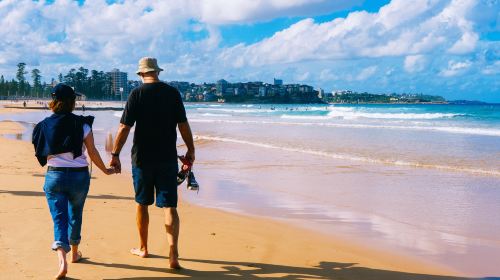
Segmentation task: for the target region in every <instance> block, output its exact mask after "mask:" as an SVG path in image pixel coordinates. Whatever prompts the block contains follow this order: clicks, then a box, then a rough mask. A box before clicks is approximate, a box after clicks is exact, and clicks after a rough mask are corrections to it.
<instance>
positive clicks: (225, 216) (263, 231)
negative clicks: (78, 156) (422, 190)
mask: <svg viewBox="0 0 500 280" xmlns="http://www.w3.org/2000/svg"><path fill="white" fill-rule="evenodd" d="M3 130H4V127H3V124H2V123H0V134H9V133H2V131H3ZM10 131H12V130H10ZM7 146H8V147H9V148H8V149H6V147H7ZM0 147H2V150H3V151H2V152H4V154H10V156H6V157H2V159H0V168H1V169H0V172H1V173H2V174H3V175H4V176H5V179H6V181H4V180H2V182H5V183H2V184H0V203H1V204H2V205H6V207H2V211H0V217H2V220H5V219H7V223H6V224H11V225H13V228H14V229H15V228H16V227H17V228H18V227H19V225H17V224H18V223H16V221H18V220H20V219H28V220H30V221H31V220H32V219H31V218H32V215H35V216H36V217H37V219H38V220H39V219H41V220H43V221H44V223H42V224H41V223H40V221H37V222H36V223H33V224H32V223H28V224H27V225H26V226H28V227H33V226H38V227H42V228H43V230H35V232H44V234H43V235H42V234H40V236H38V235H37V236H36V238H34V240H29V241H28V243H30V245H29V246H30V247H31V246H34V247H35V254H34V255H35V256H36V255H37V254H41V255H42V256H44V257H43V258H40V256H39V258H38V259H39V260H38V262H35V265H34V267H38V268H42V267H45V268H44V271H45V272H46V273H49V272H51V271H52V270H51V268H52V266H51V265H50V264H52V261H51V259H50V258H51V257H54V258H55V256H52V254H51V252H50V250H49V249H48V246H49V245H50V238H51V230H50V228H51V222H50V217H49V214H48V210H47V209H46V208H47V206H46V205H45V201H44V197H43V191H42V190H41V187H40V186H41V184H42V182H43V177H42V174H43V173H44V170H43V168H41V167H39V166H36V161H35V160H34V157H32V151H31V150H32V147H31V145H30V144H29V143H26V142H22V141H19V140H10V139H4V138H0ZM18 154H20V156H19V157H18V156H17V155H18ZM8 159H10V160H12V159H13V161H11V163H10V166H8V165H6V163H7V161H8ZM26 163H29V164H26ZM94 170H95V169H94ZM29 173H32V174H33V175H32V176H29V175H26V174H29ZM95 173H97V174H96V175H94V176H95V177H96V179H95V180H93V181H92V183H91V191H90V196H89V201H88V202H89V203H88V204H89V205H87V206H86V209H85V211H86V212H85V215H86V217H88V219H85V218H84V229H89V228H91V224H92V225H93V223H95V224H96V225H97V224H101V225H102V227H95V228H94V227H92V231H91V232H92V234H89V233H86V232H84V234H85V235H95V234H94V230H100V231H102V230H103V229H106V230H104V232H103V233H102V234H103V235H106V236H113V235H117V234H118V235H120V234H119V233H120V232H122V231H123V230H126V232H128V233H129V234H128V235H127V237H126V238H125V239H126V241H127V242H125V241H124V240H121V241H120V242H118V243H121V244H122V246H118V247H120V248H117V247H115V246H112V245H109V244H107V243H108V242H109V241H110V240H113V242H114V241H117V240H116V238H115V239H113V238H112V237H111V239H107V238H104V239H98V240H90V239H89V240H88V241H89V242H90V241H92V243H95V242H97V243H98V244H92V245H90V246H88V248H87V246H86V245H84V246H82V249H83V250H84V256H89V258H90V260H91V261H94V257H95V258H101V257H103V256H102V255H100V254H99V253H97V255H96V256H94V255H93V254H88V253H87V254H86V252H89V253H92V252H94V253H96V251H97V249H98V248H97V247H99V246H97V245H101V246H104V249H106V250H108V251H107V253H106V255H108V254H109V256H107V257H108V258H109V259H110V260H111V259H114V260H116V261H120V258H124V260H127V261H130V262H134V263H138V262H139V263H147V261H146V260H138V259H135V258H130V257H129V256H128V254H127V250H128V247H130V246H133V245H135V240H136V239H137V237H136V236H135V235H136V233H135V231H136V230H135V226H134V223H133V217H134V213H133V206H134V203H133V199H132V195H133V193H132V188H131V186H130V185H131V182H130V181H131V179H130V178H129V177H130V176H129V175H128V174H122V175H113V176H112V177H103V176H104V175H102V174H101V173H100V172H99V171H95ZM28 182H29V183H28ZM122 185H127V186H128V187H125V188H124V187H121V186H122ZM110 186H111V187H110ZM207 187H209V186H207ZM184 195H191V193H189V194H186V192H183V191H181V193H180V197H182V196H184ZM12 198H14V199H12ZM21 200H29V201H31V204H32V205H33V204H34V205H36V208H35V209H32V210H34V211H35V212H36V213H31V211H26V212H23V211H22V210H21V209H22V208H23V205H24V203H23V202H22V201H21ZM122 208H124V209H125V210H126V212H127V213H128V214H127V215H121V216H124V217H120V218H119V220H120V221H121V222H123V224H125V225H126V229H125V228H124V227H125V225H122V224H121V223H118V224H119V226H118V228H114V229H113V228H107V227H106V226H105V224H106V221H103V220H107V219H102V218H103V216H104V217H115V215H120V214H119V213H122V212H123V210H124V209H122ZM179 208H180V209H179V210H180V212H181V222H182V223H183V224H182V225H183V226H182V227H183V229H181V253H182V256H188V257H191V256H193V257H192V258H195V257H196V258H198V260H199V259H205V260H206V259H209V260H210V261H206V262H197V261H193V260H192V261H188V262H186V261H184V262H186V264H185V266H186V267H187V268H188V269H189V271H188V272H187V273H188V275H189V273H194V270H196V273H201V274H199V276H200V277H201V275H203V278H205V277H208V279H232V278H229V277H230V276H228V275H225V273H224V272H217V273H216V272H214V271H211V269H212V267H213V266H214V265H215V266H217V265H218V266H219V267H224V266H227V265H237V264H238V263H239V264H240V265H242V264H243V265H244V266H245V264H244V263H247V265H248V264H254V265H255V266H249V267H250V268H248V267H247V268H246V269H251V268H252V267H253V268H255V267H258V268H259V267H260V269H259V271H260V270H267V273H289V274H297V271H301V273H305V272H306V271H307V272H308V273H309V274H310V273H313V274H312V275H316V276H320V277H326V278H324V279H328V277H334V276H336V275H337V276H339V275H344V276H345V277H346V278H347V279H354V278H356V275H359V274H358V273H361V274H366V275H372V277H375V276H377V275H379V278H385V279H408V278H409V277H410V274H407V273H403V272H395V271H406V272H409V273H429V274H440V275H454V274H455V275H456V273H455V272H453V271H450V270H448V269H446V268H443V267H439V266H437V265H431V264H423V263H421V262H418V261H416V260H412V258H411V257H408V258H407V257H405V256H398V255H397V254H392V253H391V252H389V253H388V252H382V251H375V250H371V248H364V247H359V246H357V245H356V244H352V243H348V241H346V240H341V239H335V238H333V237H331V236H326V235H323V234H320V233H317V232H313V231H310V230H305V229H303V228H298V227H295V226H293V225H290V224H288V223H282V222H279V221H276V220H273V219H271V220H268V219H267V218H266V219H265V218H261V217H258V218H256V217H251V216H248V215H240V214H234V213H228V212H224V211H221V210H216V209H211V208H204V207H201V206H195V205H192V204H190V203H187V202H186V200H185V199H181V200H180V207H179ZM30 209H31V208H30ZM113 209H118V210H113ZM100 211H103V212H102V214H103V215H101V214H100V213H98V212H100ZM115 211H116V212H115ZM107 212H110V213H107ZM111 212H113V213H111ZM16 213H17V214H16ZM152 213H154V214H153V215H152V216H154V218H152V220H156V221H155V222H152V223H151V225H150V228H151V229H152V230H151V235H152V237H151V240H152V245H154V244H158V243H160V244H162V246H161V247H162V248H166V241H165V240H164V235H163V234H161V233H162V232H160V230H159V228H160V225H161V219H162V215H161V214H162V213H161V211H159V209H154V210H153V209H152ZM11 214H12V215H11ZM104 214H106V215H104ZM108 214H109V215H108ZM9 216H11V217H10V218H9ZM16 216H17V217H16ZM207 217H208V218H207ZM159 221H160V222H159ZM110 222H111V221H110ZM112 223H113V224H115V222H112ZM154 228H156V229H157V230H153V229H154ZM12 230H13V229H9V227H7V229H4V228H2V229H0V246H1V247H2V248H7V252H11V251H14V252H18V251H19V250H21V251H22V252H24V253H25V254H26V255H25V254H20V255H19V256H17V262H18V265H17V266H22V263H23V262H24V261H25V259H33V256H29V255H28V252H29V251H28V249H29V248H26V247H27V246H28V245H26V244H23V243H22V242H21V240H22V239H20V238H22V236H16V235H15V233H16V232H17V231H12ZM9 233H10V234H9ZM219 237H221V238H219ZM96 238H97V237H96ZM6 239H8V240H6ZM40 239H43V240H44V241H43V242H40V241H41V240H40ZM132 240H134V241H132ZM153 240H156V241H157V242H154V241H153ZM158 240H159V241H158ZM37 241H38V242H37ZM200 241H203V242H200ZM214 241H217V242H215V243H216V246H215V245H214ZM113 242H111V243H113ZM191 242H192V243H191ZM25 243H26V242H25ZM33 243H34V244H33ZM6 244H18V246H19V245H21V244H23V245H21V246H19V247H18V248H9V247H8V246H7V245H6ZM106 244H107V245H106ZM210 244H212V245H214V246H215V247H210V246H211V245H210ZM290 244H295V245H296V246H290ZM94 246H95V247H94ZM218 246H222V247H223V248H225V249H226V250H222V251H219V250H218V249H219V247H218ZM152 247H153V246H152ZM153 248H154V247H153ZM200 248H201V250H200ZM235 248H236V249H238V248H239V250H234V249H235ZM87 250H88V251H87ZM155 251H156V250H155V249H153V251H152V253H153V254H155ZM200 251H201V252H200ZM162 252H163V255H164V254H165V252H167V251H166V249H165V250H162ZM160 255H162V253H160ZM182 256H181V257H182ZM44 259H48V260H45V261H43V260H44ZM160 259H162V258H160ZM221 260H223V261H221ZM235 260H236V261H235ZM6 262H7V261H6V260H4V259H3V258H2V257H0V268H2V270H3V267H4V266H5V264H6ZM45 262H48V263H45ZM152 262H154V263H156V264H160V263H158V260H156V259H155V260H153V261H152ZM321 262H323V264H322V266H323V269H319V268H318V267H316V268H314V267H315V266H317V265H318V264H320V263H321ZM163 263H164V264H166V262H165V260H163ZM255 263H257V264H255ZM339 263H342V264H339ZM354 263H355V264H356V265H353V264H354ZM277 264H279V265H277ZM80 266H81V267H83V268H85V267H86V268H88V265H87V264H85V263H83V264H78V265H73V266H71V267H70V274H69V275H70V276H73V275H77V274H73V273H72V272H71V271H73V269H74V267H80ZM132 266H133V265H132ZM325 266H326V267H328V266H330V268H333V266H335V267H337V268H336V269H335V270H332V271H325V270H324V267H325ZM15 267H16V266H14V268H15ZM129 268H130V267H129ZM264 268H265V269H264ZM22 269H26V270H30V268H28V267H23V268H22ZM137 269H138V268H137V267H135V268H134V269H123V268H116V269H111V270H112V271H109V272H110V274H109V277H114V276H111V275H112V274H114V273H117V274H120V273H121V272H122V270H126V271H125V272H130V271H134V273H135V272H138V271H136V270H137ZM191 269H193V270H191ZM96 270H99V269H96ZM153 270H156V271H153V272H151V273H153V274H155V275H161V276H166V274H165V273H167V272H166V271H164V270H162V269H161V266H160V269H153ZM158 270H160V271H158ZM198 270H200V271H204V272H200V271H198ZM207 270H208V271H207ZM83 271H84V270H78V269H75V270H74V273H77V272H80V273H82V274H80V275H85V276H84V279H98V278H92V276H89V274H85V273H84V272H83ZM139 271H141V270H139ZM335 271H338V273H340V274H336V273H337V272H335ZM111 272H112V273H111ZM142 272H144V271H142ZM227 273H228V272H227ZM253 273H255V272H253ZM258 273H259V272H257V274H258ZM314 273H316V274H314ZM325 273H326V274H325ZM27 275H29V273H28V274H27ZM47 275H50V274H47ZM93 275H99V276H102V275H101V274H93ZM127 275H128V274H127ZM141 275H142V274H141ZM310 275H311V274H310ZM411 275H413V274H411ZM115 276H116V275H115ZM192 276H195V274H193V275H192ZM327 276H328V277H327ZM414 276H415V275H414ZM224 277H227V278H224ZM422 277H423V276H422ZM426 277H433V276H431V275H428V276H426ZM16 279H17V278H16ZM110 279H115V278H110ZM426 279H432V278H426ZM440 279H442V278H440ZM449 279H458V278H453V277H451V278H449Z"/></svg>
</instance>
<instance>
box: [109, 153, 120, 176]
mask: <svg viewBox="0 0 500 280" xmlns="http://www.w3.org/2000/svg"><path fill="white" fill-rule="evenodd" d="M109 165H110V166H111V168H110V169H112V170H113V173H122V164H121V162H120V158H119V157H118V156H112V157H111V161H110V162H109Z"/></svg>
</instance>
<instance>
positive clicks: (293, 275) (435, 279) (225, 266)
mask: <svg viewBox="0 0 500 280" xmlns="http://www.w3.org/2000/svg"><path fill="white" fill-rule="evenodd" d="M182 261H184V262H197V263H203V264H209V265H211V267H212V266H213V265H215V266H217V269H215V270H209V271H206V270H204V271H198V270H191V269H186V268H185V269H181V270H170V269H167V268H157V267H147V266H137V265H129V264H105V263H98V262H94V261H92V260H88V259H87V260H84V261H83V262H82V263H86V264H92V265H98V266H105V267H110V268H118V269H128V270H136V271H154V272H161V273H165V274H167V273H168V275H165V276H163V277H128V278H106V279H108V280H112V279H114V280H118V279H121V280H139V279H146V280H156V279H158V280H159V279H218V280H219V279H220V280H229V279H263V278H266V279H281V280H283V279H284V280H302V279H319V280H321V279H357V280H379V279H380V280H465V279H471V280H472V279H483V280H486V279H490V280H493V279H497V280H500V277H489V278H464V277H454V276H442V275H429V274H417V273H407V272H400V271H391V270H383V269H372V268H367V267H361V266H358V265H357V264H356V263H339V262H320V263H319V264H318V265H317V266H313V267H295V266H286V265H276V264H264V263H250V262H231V261H215V260H201V259H182ZM187 265H188V266H189V263H188V264H187ZM175 275H178V276H175Z"/></svg>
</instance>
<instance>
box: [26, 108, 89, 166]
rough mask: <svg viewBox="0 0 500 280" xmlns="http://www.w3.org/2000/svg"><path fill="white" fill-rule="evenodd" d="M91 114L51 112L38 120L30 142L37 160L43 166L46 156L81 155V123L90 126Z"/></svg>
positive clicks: (75, 156) (74, 156) (45, 162)
mask: <svg viewBox="0 0 500 280" xmlns="http://www.w3.org/2000/svg"><path fill="white" fill-rule="evenodd" d="M93 123H94V117H93V116H77V115H75V114H73V113H69V114H53V115H52V116H50V117H48V118H45V119H44V120H43V121H41V122H39V123H38V124H37V125H36V126H35V128H34V129H33V137H32V143H33V145H34V146H35V156H36V157H37V159H38V162H39V163H40V164H41V165H42V166H45V165H46V164H47V156H49V155H56V154H62V153H68V152H71V153H73V158H77V157H79V156H81V155H82V146H83V125H84V124H88V125H89V126H90V127H92V124H93Z"/></svg>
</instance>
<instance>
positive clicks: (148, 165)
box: [110, 57, 195, 269]
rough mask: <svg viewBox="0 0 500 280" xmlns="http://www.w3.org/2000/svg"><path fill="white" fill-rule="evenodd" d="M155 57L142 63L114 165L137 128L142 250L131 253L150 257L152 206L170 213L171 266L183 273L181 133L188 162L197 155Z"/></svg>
mask: <svg viewBox="0 0 500 280" xmlns="http://www.w3.org/2000/svg"><path fill="white" fill-rule="evenodd" d="M162 70H163V69H161V68H160V67H158V64H157V61H156V59H155V58H149V57H144V58H141V60H139V69H138V70H137V72H136V73H137V74H138V75H139V76H140V77H141V79H142V82H143V84H142V85H141V86H139V87H137V88H135V89H133V90H132V92H131V93H130V95H129V97H128V100H127V104H126V105H125V110H124V111H123V115H122V118H121V121H120V128H119V129H118V133H117V136H116V139H115V144H114V146H113V152H112V156H113V157H112V160H111V163H110V164H111V166H113V167H114V168H115V170H117V172H120V170H121V163H120V158H119V155H120V151H121V149H122V147H123V145H124V144H125V142H126V141H127V137H128V134H129V132H130V129H131V127H132V126H133V125H134V124H136V128H135V134H134V143H133V147H132V178H133V184H134V190H135V201H136V202H137V213H136V219H137V227H138V230H139V237H140V246H139V248H134V249H132V250H130V252H131V253H132V254H134V255H137V256H139V257H143V258H144V257H147V256H148V226H149V213H148V206H149V205H152V204H153V203H154V200H155V193H156V206H157V207H160V208H163V209H164V211H165V228H166V232H167V239H168V243H169V245H170V251H169V262H170V268H174V269H180V268H181V266H180V265H179V261H178V257H179V253H178V238H179V225H180V222H179V215H178V213H177V172H178V165H177V149H176V141H177V131H176V128H177V127H179V131H180V133H181V136H182V139H183V140H184V143H185V144H186V146H187V152H186V154H185V158H186V159H187V160H189V162H190V163H191V164H192V163H193V162H194V160H195V151H194V144H193V136H192V133H191V128H190V126H189V123H188V121H187V118H186V110H185V109H184V105H183V103H182V99H181V95H180V94H179V91H178V90H177V89H175V88H173V87H171V86H169V85H167V84H166V83H163V82H161V81H160V80H159V78H158V76H159V74H160V71H162Z"/></svg>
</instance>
